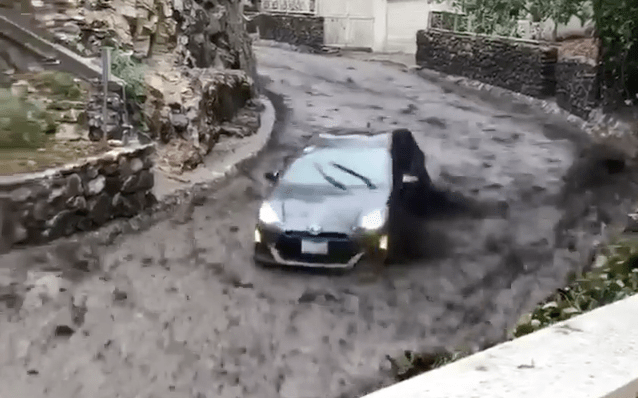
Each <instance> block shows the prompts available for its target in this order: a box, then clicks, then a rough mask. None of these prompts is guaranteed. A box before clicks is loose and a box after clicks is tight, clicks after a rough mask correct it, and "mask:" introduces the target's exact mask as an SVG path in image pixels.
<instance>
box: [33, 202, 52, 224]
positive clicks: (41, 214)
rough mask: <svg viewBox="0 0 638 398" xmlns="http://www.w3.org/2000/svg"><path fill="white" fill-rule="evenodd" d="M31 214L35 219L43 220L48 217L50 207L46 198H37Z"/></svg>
mask: <svg viewBox="0 0 638 398" xmlns="http://www.w3.org/2000/svg"><path fill="white" fill-rule="evenodd" d="M31 215H32V216H33V218H34V219H35V220H36V221H45V220H47V219H48V218H49V217H50V215H51V214H50V207H49V204H48V203H47V201H46V200H39V201H37V202H35V204H34V205H33V210H32V211H31Z"/></svg>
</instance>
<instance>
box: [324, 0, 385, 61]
mask: <svg viewBox="0 0 638 398" xmlns="http://www.w3.org/2000/svg"><path fill="white" fill-rule="evenodd" d="M324 1H325V0H324ZM342 1H344V0H342ZM371 1H373V2H374V47H372V51H375V52H380V51H384V50H385V48H386V44H387V39H388V30H387V27H388V0H371Z"/></svg>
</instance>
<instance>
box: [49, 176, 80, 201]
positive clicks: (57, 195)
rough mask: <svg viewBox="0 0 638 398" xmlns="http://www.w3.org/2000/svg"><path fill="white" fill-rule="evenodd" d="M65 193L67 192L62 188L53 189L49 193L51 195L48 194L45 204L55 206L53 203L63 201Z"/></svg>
mask: <svg viewBox="0 0 638 398" xmlns="http://www.w3.org/2000/svg"><path fill="white" fill-rule="evenodd" d="M80 182H81V181H80ZM66 191H67V190H66V189H64V188H57V189H53V190H52V191H51V193H50V194H49V198H48V200H47V203H48V204H50V205H53V204H55V202H57V201H59V200H61V199H63V198H64V195H65V193H66Z"/></svg>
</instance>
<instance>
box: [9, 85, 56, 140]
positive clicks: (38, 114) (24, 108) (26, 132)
mask: <svg viewBox="0 0 638 398" xmlns="http://www.w3.org/2000/svg"><path fill="white" fill-rule="evenodd" d="M55 128H56V126H55V123H54V121H53V117H52V115H51V114H50V113H49V112H47V111H46V109H45V108H44V107H42V106H39V105H38V104H36V103H33V102H30V101H28V100H27V99H26V98H20V97H18V96H16V95H13V94H12V93H11V90H7V89H0V148H2V149H15V148H40V147H42V146H43V145H44V144H45V142H46V141H47V138H48V137H47V134H48V133H52V132H55Z"/></svg>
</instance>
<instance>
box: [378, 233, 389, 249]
mask: <svg viewBox="0 0 638 398" xmlns="http://www.w3.org/2000/svg"><path fill="white" fill-rule="evenodd" d="M379 249H381V250H388V235H383V236H382V237H381V239H379Z"/></svg>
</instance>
